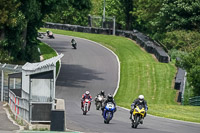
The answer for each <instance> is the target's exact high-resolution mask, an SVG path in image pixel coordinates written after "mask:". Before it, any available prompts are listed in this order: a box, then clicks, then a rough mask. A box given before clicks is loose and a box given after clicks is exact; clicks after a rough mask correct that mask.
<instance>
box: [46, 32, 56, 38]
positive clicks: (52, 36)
mask: <svg viewBox="0 0 200 133" xmlns="http://www.w3.org/2000/svg"><path fill="white" fill-rule="evenodd" d="M47 36H48V37H49V38H50V39H55V37H54V35H53V33H52V32H51V31H47Z"/></svg>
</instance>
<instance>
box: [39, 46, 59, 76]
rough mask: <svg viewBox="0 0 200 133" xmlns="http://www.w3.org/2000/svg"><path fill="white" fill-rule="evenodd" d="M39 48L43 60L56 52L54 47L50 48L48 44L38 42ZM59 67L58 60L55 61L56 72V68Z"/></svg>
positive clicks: (55, 54)
mask: <svg viewBox="0 0 200 133" xmlns="http://www.w3.org/2000/svg"><path fill="white" fill-rule="evenodd" d="M39 48H40V51H41V55H42V56H43V58H44V60H46V59H49V58H52V57H54V56H57V53H56V51H55V50H54V49H52V48H51V47H50V46H49V45H47V44H45V43H43V42H40V44H39ZM59 67H60V63H59V61H58V62H56V74H58V69H59Z"/></svg>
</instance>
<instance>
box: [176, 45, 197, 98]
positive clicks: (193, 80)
mask: <svg viewBox="0 0 200 133" xmlns="http://www.w3.org/2000/svg"><path fill="white" fill-rule="evenodd" d="M178 66H179V67H181V68H184V69H185V70H186V71H187V78H188V81H189V83H190V85H191V86H192V87H193V88H194V89H193V91H194V95H195V96H200V46H199V47H197V48H196V49H195V50H194V51H193V52H191V53H189V54H188V55H184V56H183V57H182V58H181V61H180V62H178Z"/></svg>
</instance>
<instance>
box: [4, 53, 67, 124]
mask: <svg viewBox="0 0 200 133" xmlns="http://www.w3.org/2000/svg"><path fill="white" fill-rule="evenodd" d="M62 57H63V54H60V55H58V56H56V57H53V58H50V59H47V60H44V61H42V62H38V63H26V64H25V65H24V66H22V72H20V73H12V74H9V81H10V79H12V78H19V79H21V84H22V85H21V86H22V87H21V88H20V89H13V88H11V85H10V82H9V81H8V88H9V105H10V107H11V110H12V112H13V113H14V114H15V117H16V118H17V117H20V118H23V119H24V120H26V121H28V122H30V123H31V122H50V120H51V118H50V115H51V110H53V109H54V108H55V100H56V99H55V86H56V62H57V61H59V60H60V59H61V58H62Z"/></svg>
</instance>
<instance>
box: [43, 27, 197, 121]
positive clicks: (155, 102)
mask: <svg viewBox="0 0 200 133" xmlns="http://www.w3.org/2000/svg"><path fill="white" fill-rule="evenodd" d="M46 30H47V29H45V28H43V29H41V31H42V32H45V31H46ZM51 30H52V31H53V33H55V34H63V35H70V36H76V37H81V38H86V39H89V40H92V41H95V42H98V43H101V44H102V45H104V46H106V47H108V48H109V49H111V50H112V51H113V52H115V53H116V55H117V56H118V57H119V60H120V66H121V70H120V72H121V73H120V77H121V78H120V86H119V90H118V92H117V94H116V96H115V100H116V103H117V105H119V106H122V107H126V108H129V109H130V105H131V103H132V102H133V100H134V99H135V98H137V97H138V95H139V94H143V95H144V96H145V99H146V100H147V102H148V105H149V111H148V113H149V114H152V115H157V116H162V117H168V118H173V119H179V120H187V121H193V122H200V107H190V106H181V105H178V104H177V102H176V91H175V90H174V89H173V85H174V83H173V80H174V77H175V73H176V68H175V66H174V64H173V63H160V62H158V61H157V60H156V59H155V58H154V57H153V55H151V54H149V53H147V52H145V51H144V50H143V49H141V48H140V46H138V45H137V44H135V42H134V41H132V40H130V39H127V38H125V37H119V36H112V35H100V34H88V33H80V32H72V31H64V30H56V29H51ZM78 45H81V44H78Z"/></svg>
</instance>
